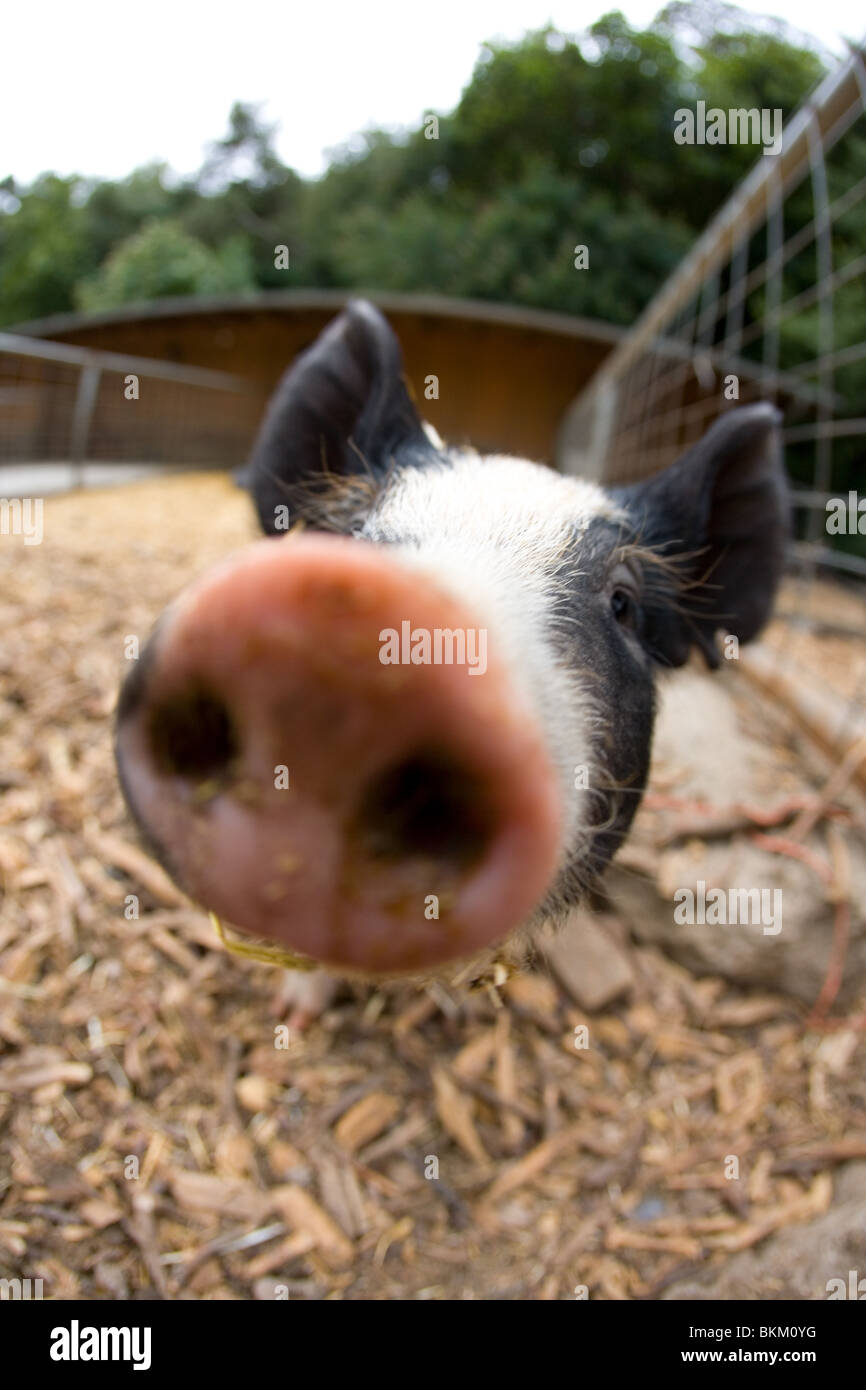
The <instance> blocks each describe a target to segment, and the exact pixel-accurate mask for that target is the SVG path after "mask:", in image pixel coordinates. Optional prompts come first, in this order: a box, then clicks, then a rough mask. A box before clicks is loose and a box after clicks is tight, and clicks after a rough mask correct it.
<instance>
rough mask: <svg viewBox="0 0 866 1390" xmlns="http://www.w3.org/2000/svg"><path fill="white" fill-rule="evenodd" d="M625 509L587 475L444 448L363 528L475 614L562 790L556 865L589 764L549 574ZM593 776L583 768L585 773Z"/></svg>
mask: <svg viewBox="0 0 866 1390" xmlns="http://www.w3.org/2000/svg"><path fill="white" fill-rule="evenodd" d="M598 517H604V518H607V519H609V520H612V521H620V520H621V519H622V513H621V512H620V511H619V509H618V508H617V507H616V506H615V505H614V503H613V502H612V500H611V499H610V497H608V496H607V494H606V493H605V492H603V491H602V489H601V488H599V487H597V486H596V485H595V484H594V483H590V482H586V481H584V480H583V479H579V478H568V477H564V476H563V475H561V474H559V473H555V472H553V471H552V470H551V469H548V468H545V467H543V466H542V465H540V464H534V463H529V462H527V461H526V460H524V459H516V458H510V457H507V456H504V455H494V456H491V457H482V456H480V455H478V454H475V453H470V452H465V453H464V452H456V451H455V452H452V453H450V454H449V456H448V458H447V459H446V460H444V461H443V465H442V467H441V468H439V467H435V466H433V467H429V466H428V467H423V468H414V467H409V468H407V469H406V470H405V471H404V472H403V473H402V474H401V475H400V476H399V478H397V479H395V481H394V483H393V485H392V486H391V487H390V488H389V489H388V491H387V493H386V494H385V498H384V500H383V505H382V507H381V509H380V510H376V511H374V514H373V515H372V517H371V518H370V520H369V523H368V525H367V526H366V527H365V528H364V534H365V535H367V536H368V537H369V538H370V539H372V540H376V539H377V538H378V535H379V534H380V532H381V534H382V535H388V536H389V537H390V535H392V534H393V535H394V536H395V537H397V538H399V537H403V536H405V537H406V538H407V540H406V543H405V544H404V545H400V547H399V548H400V550H401V553H402V558H404V559H405V561H406V562H407V563H409V564H411V565H413V566H417V567H419V568H420V569H421V570H422V571H424V572H426V573H427V574H429V575H430V576H431V578H433V579H435V582H436V583H437V584H438V585H439V586H441V587H443V588H447V589H449V590H450V591H451V593H453V594H454V596H455V597H456V598H458V599H459V600H462V602H463V603H465V604H466V606H467V607H468V608H470V609H471V610H472V611H474V612H475V613H476V614H477V615H478V622H479V624H480V625H482V626H484V627H486V628H487V631H488V643H489V646H490V649H491V651H492V650H496V651H497V652H498V653H499V654H500V656H501V658H502V659H503V661H504V662H505V664H506V666H507V667H508V668H509V669H510V671H511V675H512V679H513V680H514V682H515V685H516V687H517V688H518V689H521V690H522V691H523V693H524V697H525V698H526V700H527V701H528V703H529V706H530V708H532V709H534V710H535V712H536V718H537V721H538V724H539V727H540V730H541V733H542V736H543V738H544V740H545V743H546V745H547V748H548V751H549V754H550V758H551V761H552V763H553V765H554V766H555V767H556V768H557V770H558V773H559V779H560V784H561V790H562V805H563V812H564V814H563V833H562V841H561V844H560V862H561V863H562V862H564V860H565V858H566V856H567V854H568V852H569V851H570V850H573V848H574V843H575V840H576V839H577V837H578V836H579V835H580V832H581V830H582V828H583V820H584V812H583V808H584V807H585V805H586V798H585V797H583V796H581V794H580V792H578V791H576V790H575V769H576V768H577V767H580V766H586V767H591V765H592V760H593V759H592V743H591V729H592V727H593V725H594V723H595V722H596V716H595V714H594V711H593V708H592V702H591V700H590V697H589V694H588V692H587V690H586V689H584V687H583V684H582V682H581V680H580V677H579V674H578V673H577V672H576V671H575V670H574V669H572V668H571V667H570V666H568V665H566V664H565V663H564V662H563V660H562V658H561V657H560V656H559V654H558V651H557V647H556V644H555V642H554V641H553V640H552V635H551V628H552V621H553V605H554V602H555V600H556V596H557V595H556V579H555V576H556V572H557V569H558V565H559V562H560V558H561V556H562V555H563V553H564V552H565V550H566V549H567V548H569V549H570V548H571V546H572V545H573V543H574V540H575V537H576V536H577V537H579V536H580V534H581V533H582V532H583V531H585V530H586V528H587V527H588V526H589V524H590V523H591V522H592V521H593V520H594V519H596V518H598ZM590 777H591V773H590Z"/></svg>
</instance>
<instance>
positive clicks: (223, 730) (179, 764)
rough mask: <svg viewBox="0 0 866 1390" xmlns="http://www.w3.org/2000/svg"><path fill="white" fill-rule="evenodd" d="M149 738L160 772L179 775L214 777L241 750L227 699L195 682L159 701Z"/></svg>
mask: <svg viewBox="0 0 866 1390" xmlns="http://www.w3.org/2000/svg"><path fill="white" fill-rule="evenodd" d="M147 738H148V744H149V746H150V751H151V754H152V756H153V760H154V762H155V764H156V766H157V768H158V769H159V771H160V772H163V773H166V774H168V775H170V776H175V777H214V776H217V775H218V774H219V773H222V772H225V771H226V769H227V768H228V766H229V764H230V763H231V761H232V759H233V758H235V757H237V755H238V753H239V752H240V742H239V739H238V734H237V730H236V728H235V725H234V722H233V720H232V718H231V715H230V714H229V711H228V709H227V707H226V704H225V701H223V700H221V699H220V698H219V696H217V695H214V694H213V692H212V691H210V690H208V689H206V688H205V687H203V686H192V687H190V688H188V689H187V690H184V691H181V692H180V693H178V694H176V695H172V696H169V697H168V698H167V699H163V700H161V701H159V702H158V703H157V704H155V705H154V706H153V709H152V710H151V711H150V713H149V716H148V724H147Z"/></svg>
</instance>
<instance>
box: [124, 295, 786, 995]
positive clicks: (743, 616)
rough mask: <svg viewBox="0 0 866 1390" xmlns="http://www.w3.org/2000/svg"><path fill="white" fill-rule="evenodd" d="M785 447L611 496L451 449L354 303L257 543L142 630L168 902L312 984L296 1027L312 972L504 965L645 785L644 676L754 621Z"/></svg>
mask: <svg viewBox="0 0 866 1390" xmlns="http://www.w3.org/2000/svg"><path fill="white" fill-rule="evenodd" d="M779 422H780V417H779V413H778V411H777V410H776V409H775V408H774V407H773V406H772V405H770V404H765V403H762V404H756V405H749V406H743V407H737V408H733V409H730V410H728V411H727V412H725V413H724V414H722V415H721V416H720V417H719V418H718V419H717V420H716V421H715V423H714V424H713V425H712V426H711V427H710V428H709V429H708V430H707V432H706V434H705V435H704V436H703V438H701V439H700V440H699V442H697V443H696V444H694V445H693V446H692V447H690V448H689V449H688V451H687V452H686V453H685V454H683V456H682V457H681V458H680V459H679V460H678V461H677V462H676V463H674V464H673V465H671V466H670V467H668V468H667V469H665V470H664V471H662V472H660V473H658V474H656V475H655V476H652V477H649V478H648V479H647V480H646V481H642V482H639V483H636V484H634V485H632V486H627V487H616V488H604V487H601V486H598V485H596V484H595V483H594V482H590V481H587V480H584V479H581V478H576V477H570V476H564V475H562V474H559V473H557V472H555V471H553V470H552V469H550V468H548V467H546V466H544V465H541V464H537V463H533V462H530V461H527V460H524V459H521V458H514V457H510V456H504V455H495V456H481V455H479V454H478V453H476V452H474V451H473V450H472V449H470V448H468V447H464V446H460V447H446V446H445V445H444V444H442V442H441V441H440V440H439V439H438V438H437V437H435V436H434V434H433V432H432V431H431V430H430V429H429V428H427V427H425V425H424V424H423V423H422V421H421V419H420V417H419V415H418V412H417V411H416V408H415V406H414V404H413V400H412V395H411V392H410V389H409V387H408V384H407V381H406V378H405V374H404V368H403V362H402V357H401V352H400V348H399V345H398V342H397V339H396V337H395V335H394V333H393V331H392V329H391V328H390V326H389V324H388V323H387V321H386V320H385V319H384V318H383V316H382V315H381V313H380V312H379V311H378V310H377V309H376V308H375V307H374V306H373V305H372V304H370V303H368V302H366V301H363V300H356V301H352V302H350V303H349V304H348V305H347V306H346V308H345V309H344V311H343V312H342V313H341V314H340V315H339V317H337V318H336V319H335V320H333V321H332V322H331V324H330V325H329V326H328V327H327V328H326V330H325V331H324V332H323V333H322V334H321V336H320V337H319V338H318V339H317V341H316V342H315V343H314V344H313V345H312V347H310V348H308V349H307V350H306V351H305V352H304V353H303V354H301V355H300V356H299V357H298V358H297V359H296V360H295V362H294V363H293V364H292V365H291V366H290V367H289V369H288V371H287V372H286V374H285V375H284V377H283V379H282V381H281V382H280V383H279V385H278V387H277V389H276V391H275V393H274V396H273V398H272V400H271V402H270V405H269V407H268V409H267V412H266V416H265V418H264V421H263V423H262V425H261V429H260V432H259V435H258V438H257V440H256V442H255V445H254V448H253V451H252V455H251V458H250V461H249V465H248V468H247V470H246V479H247V483H248V486H249V489H250V491H251V494H252V498H253V500H254V504H255V508H256V510H257V513H258V518H259V521H260V523H261V527H262V529H263V531H264V532H265V537H266V538H265V539H262V540H260V541H257V542H254V543H253V544H252V545H251V546H249V547H247V548H246V549H245V550H242V551H241V552H239V553H238V554H236V555H234V556H231V557H228V558H227V559H226V561H225V562H224V563H223V564H221V565H220V566H218V567H217V569H216V570H213V571H211V572H210V573H208V574H206V575H204V576H203V577H202V578H200V579H199V580H197V581H196V582H194V583H193V584H192V585H191V586H190V587H189V588H188V589H187V590H186V591H185V592H184V593H182V594H181V595H180V597H179V598H178V599H177V600H176V601H175V602H174V603H173V604H172V605H171V606H170V607H169V609H168V610H167V611H166V612H165V613H164V614H163V615H162V617H161V618H160V619H159V621H158V623H157V625H156V628H155V630H154V633H153V635H152V636H151V638H150V640H149V642H148V643H147V645H146V647H145V648H144V650H143V652H142V656H141V659H140V660H139V661H138V662H137V663H136V664H135V666H134V667H133V669H132V671H131V673H130V674H129V675H128V677H127V678H126V680H125V682H124V684H123V686H122V689H121V692H120V696H119V700H118V709H117V723H116V760H117V767H118V771H119V778H120V782H121V786H122V788H123V791H124V794H125V797H126V800H127V802H128V805H129V808H130V810H131V812H132V815H133V817H134V818H135V820H136V821H137V822H138V825H139V827H140V829H141V830H142V832H143V834H144V836H145V839H146V841H147V842H148V843H149V845H150V847H151V849H152V850H153V852H154V853H155V854H156V856H157V857H158V858H159V859H160V861H161V862H162V863H163V864H164V865H165V867H166V868H167V869H168V871H169V872H170V873H171V874H172V876H173V877H174V878H175V879H176V881H177V882H178V883H179V884H180V885H181V887H182V888H184V889H185V890H186V891H187V892H188V893H189V894H190V896H192V897H193V898H195V899H197V900H198V901H200V902H201V903H203V904H204V905H205V906H207V907H208V908H210V909H211V910H213V911H214V912H215V913H217V914H219V916H220V917H222V918H224V919H226V920H227V921H228V922H229V923H231V924H232V925H233V926H234V927H236V928H237V929H239V930H240V931H241V932H245V933H249V934H252V935H254V936H257V937H264V938H266V939H269V940H271V941H275V942H278V943H280V944H281V945H283V946H285V947H287V948H289V949H290V950H292V951H294V952H296V953H298V954H299V955H300V956H301V957H303V958H304V959H305V961H306V962H308V963H314V964H315V965H316V967H317V968H316V969H315V970H314V971H313V973H312V974H311V975H309V976H307V977H306V983H304V984H303V985H302V986H301V987H300V988H299V990H298V991H297V993H296V994H295V996H293V997H294V1002H295V1003H296V1006H297V1007H296V1016H304V1015H309V1014H310V1013H312V1012H315V1010H316V1007H317V1001H318V1004H320V1003H321V1001H322V1000H324V999H326V998H327V997H328V994H329V990H330V988H331V985H330V981H331V980H332V979H333V978H334V972H336V973H337V974H339V975H352V974H361V975H364V976H374V977H388V976H419V975H420V976H424V975H427V974H431V973H435V972H438V971H440V970H442V969H443V968H445V967H448V966H450V965H452V964H453V963H454V962H466V961H469V962H472V961H475V960H478V961H483V960H485V959H493V958H495V957H496V955H497V953H499V952H502V951H503V950H506V949H511V948H512V947H513V949H514V950H515V951H516V952H517V953H518V954H519V953H520V952H521V951H523V952H525V950H526V943H531V942H532V939H533V937H534V936H535V935H536V934H537V930H538V928H539V926H540V924H542V923H544V922H548V921H552V922H553V923H556V922H557V921H559V920H561V919H562V917H563V915H564V914H565V913H567V912H568V911H569V909H571V908H572V907H573V906H574V905H575V904H576V903H578V902H579V901H580V900H581V899H582V898H583V897H584V896H585V895H586V894H587V893H588V892H589V890H590V889H592V888H593V886H594V885H596V884H597V883H598V881H599V877H600V875H601V873H602V871H603V869H604V868H605V866H606V865H607V864H608V862H609V861H610V859H611V857H612V856H613V854H614V853H615V851H616V849H617V847H618V846H619V845H620V844H621V842H622V840H623V837H624V836H625V835H626V833H627V831H628V829H629V826H630V825H631V822H632V820H633V817H634V815H635V812H636V810H637V807H638V805H639V802H640V799H641V796H642V794H643V790H644V788H645V784H646V779H647V771H648V767H649V761H650V750H651V741H652V730H653V720H654V714H655V704H656V682H657V677H658V676H659V674H660V673H663V672H665V671H667V670H670V669H672V668H675V667H679V666H682V665H683V664H684V663H685V662H686V661H687V660H688V659H689V656H690V654H691V652H692V651H693V650H694V651H697V652H698V653H700V654H701V655H702V657H703V659H704V660H705V662H706V663H707V665H708V666H709V667H711V668H715V667H718V666H719V664H720V655H719V650H718V640H719V634H720V633H723V634H733V635H735V636H736V637H737V638H738V640H739V641H740V642H748V641H749V640H750V639H751V638H753V637H754V636H755V635H756V634H757V633H758V632H759V631H760V630H761V628H762V627H763V625H764V624H765V622H766V621H767V618H768V616H769V614H770V611H771V607H772V602H773V596H774V592H775V590H776V587H777V584H778V582H779V578H780V575H781V573H782V570H783V566H784V559H785V548H786V539H787V533H788V500H787V487H786V481H785V473H784V468H783V463H782V457H781V447H780V432H779ZM504 943H505V944H504ZM289 995H290V996H291V991H289ZM298 1011H300V1015H299V1014H298Z"/></svg>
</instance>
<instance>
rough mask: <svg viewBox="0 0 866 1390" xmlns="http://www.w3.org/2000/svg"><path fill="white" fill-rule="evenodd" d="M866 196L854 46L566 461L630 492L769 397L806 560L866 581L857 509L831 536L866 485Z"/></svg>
mask: <svg viewBox="0 0 866 1390" xmlns="http://www.w3.org/2000/svg"><path fill="white" fill-rule="evenodd" d="M731 114H732V115H733V114H734V113H731ZM743 114H745V113H743ZM864 200H866V62H864V53H863V51H862V50H855V51H853V52H852V53H851V55H850V57H849V59H848V60H847V61H846V62H845V63H844V64H842V65H841V67H840V68H839V69H838V70H837V71H836V72H834V73H831V74H830V75H829V76H828V77H827V78H826V79H825V80H824V82H823V83H822V84H821V85H820V86H819V87H818V88H817V90H816V91H815V92H814V93H813V95H812V97H811V98H810V99H809V101H807V102H806V104H805V105H804V106H803V107H802V108H801V110H800V111H799V112H797V114H796V115H795V116H794V117H793V118H792V120H791V121H790V122H789V123H788V125H787V127H786V128H785V129H784V131H783V133H782V139H781V149H780V150H779V152H778V153H776V154H769V153H768V154H765V155H764V157H763V158H762V159H761V160H760V162H759V163H758V164H757V165H756V167H755V168H754V170H753V171H752V173H751V175H750V176H749V177H748V178H746V179H745V180H744V181H743V183H742V184H741V185H740V186H739V187H738V188H737V189H736V190H735V191H734V193H733V194H732V196H731V197H730V198H729V200H728V202H727V203H726V204H725V205H724V207H723V208H722V209H721V211H720V212H719V213H718V215H717V216H716V217H715V218H714V219H713V220H712V222H711V223H710V224H709V226H708V227H707V229H706V231H705V233H704V234H703V236H702V237H701V238H700V240H699V241H698V242H697V244H696V245H695V247H694V248H693V250H692V252H691V253H690V255H689V256H688V257H687V258H686V259H685V260H684V261H683V263H682V264H681V265H680V266H679V267H678V269H677V270H676V272H675V273H674V274H673V275H672V276H671V277H670V279H669V280H668V282H667V283H666V284H665V285H664V286H663V287H662V289H661V290H660V291H659V293H658V294H657V295H656V297H655V298H654V299H653V300H652V302H651V303H650V305H649V306H648V308H647V309H646V311H645V312H644V314H643V315H642V317H641V318H640V320H639V321H638V323H637V324H636V325H635V327H634V329H633V330H632V332H631V333H630V334H629V335H628V336H627V338H626V339H625V340H624V341H623V342H622V344H621V345H620V346H619V347H618V348H617V349H616V350H615V351H614V352H613V353H612V354H611V356H610V357H609V358H608V359H607V361H606V362H605V363H604V365H603V366H602V368H601V369H600V370H599V371H598V372H597V373H596V375H595V377H594V378H593V380H592V382H591V383H590V385H589V387H588V388H587V389H586V390H585V391H584V392H583V394H582V395H581V396H580V398H579V399H578V401H577V402H576V404H575V406H574V407H573V408H572V410H571V411H570V412H569V415H568V417H567V419H566V421H565V423H564V426H563V429H562V432H561V435H560V440H559V461H560V464H561V466H562V467H564V468H565V469H566V470H567V471H569V472H581V473H587V474H590V475H592V476H596V477H600V478H603V479H604V480H605V481H607V482H629V481H633V480H635V479H637V478H639V477H642V476H646V475H648V474H650V473H653V472H655V471H656V470H658V469H659V468H662V467H664V466H665V465H666V464H667V463H669V462H671V461H672V460H673V459H674V458H675V457H676V456H677V455H678V454H679V453H681V452H682V451H683V449H684V448H686V447H687V446H688V445H689V444H690V443H692V442H693V441H694V440H696V439H697V438H698V437H699V436H700V435H701V434H702V433H703V432H704V430H705V429H706V427H707V425H708V424H709V423H710V422H711V421H712V420H713V419H714V418H715V416H717V415H718V414H720V413H721V412H722V411H723V410H725V409H727V408H731V407H732V406H733V405H735V404H736V403H742V402H745V401H751V400H772V401H774V402H775V403H776V404H777V405H779V406H780V408H781V409H782V410H783V412H784V418H785V429H784V441H785V446H786V462H787V466H788V470H789V473H790V476H791V479H792V482H793V485H794V489H793V500H794V503H795V507H796V511H797V519H796V536H797V542H798V544H797V546H796V547H795V554H797V555H799V556H800V558H805V559H807V560H808V561H809V562H810V563H815V562H816V561H818V560H820V562H822V563H827V564H830V565H832V566H833V567H834V568H835V569H836V570H838V571H844V572H848V573H853V574H856V575H860V576H864V577H866V541H863V540H858V535H860V536H862V532H859V533H858V532H857V529H856V519H857V513H856V499H855V500H854V502H853V504H852V505H853V506H854V520H855V525H854V527H853V529H852V527H851V525H850V524H849V525H848V526H847V527H846V528H845V530H844V531H842V530H840V529H837V530H836V531H835V532H834V533H832V540H829V539H828V534H827V530H826V525H825V523H826V520H827V503H828V501H829V500H830V498H831V497H835V496H837V495H840V496H841V497H842V498H843V499H844V501H845V503H846V508H847V507H848V505H849V502H850V501H851V499H850V493H851V492H852V491H853V490H855V489H856V485H857V480H858V478H859V479H860V480H861V481H862V479H863V477H864V474H866V445H864V439H866V336H864V334H866V279H864V271H866V203H864ZM861 515H862V514H861ZM849 523H850V515H849ZM863 531H866V517H864V524H863Z"/></svg>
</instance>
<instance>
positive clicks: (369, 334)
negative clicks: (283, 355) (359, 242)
mask: <svg viewBox="0 0 866 1390" xmlns="http://www.w3.org/2000/svg"><path fill="white" fill-rule="evenodd" d="M407 444H415V445H417V447H418V449H419V450H422V451H423V452H424V453H425V454H429V452H430V449H431V445H430V444H429V441H428V440H427V437H426V435H425V434H424V431H423V429H422V426H421V422H420V420H419V418H418V415H417V413H416V411H415V407H414V406H413V404H412V401H411V400H410V397H409V392H408V390H407V388H406V381H405V376H404V371H403V359H402V355H401V352H400V346H399V344H398V342H397V339H396V337H395V336H394V333H393V332H392V330H391V328H390V326H389V325H388V323H387V322H386V321H385V319H384V318H383V317H382V315H381V314H380V313H379V311H378V309H376V308H374V306H373V305H372V304H370V303H368V302H367V301H366V300H361V299H358V300H352V301H351V302H350V303H349V304H347V306H346V308H345V310H344V311H343V313H342V314H340V316H339V318H337V319H335V320H334V321H333V323H331V324H329V326H328V327H327V328H326V329H325V331H324V332H323V333H322V334H321V336H320V337H319V338H318V339H317V340H316V342H315V343H313V345H312V347H310V348H308V349H307V351H306V352H304V353H302V354H301V356H300V357H299V358H298V359H297V360H296V361H295V362H294V363H293V364H292V366H291V367H290V368H289V370H288V371H287V372H286V374H285V375H284V377H283V379H282V381H281V382H280V384H279V386H278V387H277V389H276V392H275V393H274V396H273V398H272V400H271V402H270V405H269V406H268V410H267V413H266V415H265V419H264V422H263V424H262V426H261V429H260V431H259V435H258V438H257V440H256V443H255V445H254V447H253V452H252V456H251V458H250V462H249V465H248V467H247V469H246V481H247V484H248V486H249V487H250V490H251V492H252V494H253V498H254V500H255V503H256V508H257V510H258V513H259V519H260V520H261V524H262V527H263V529H264V530H265V531H267V532H269V533H280V532H282V531H284V530H285V529H286V528H285V525H284V524H283V520H284V518H282V517H281V518H280V521H279V522H278V521H277V516H278V512H277V508H278V507H280V506H281V504H282V505H283V506H285V505H287V506H288V508H289V521H290V524H294V522H295V521H297V520H303V521H305V522H306V523H307V524H308V525H312V526H317V527H320V528H325V529H328V530H345V529H350V527H351V521H352V519H353V516H354V518H356V517H357V513H358V511H359V506H360V501H359V499H361V498H362V497H363V496H364V493H365V490H366V493H367V497H368V500H369V498H370V497H372V495H373V494H374V493H375V490H376V484H377V483H378V482H379V481H381V479H382V477H383V476H384V474H385V473H386V472H387V470H388V468H389V466H390V464H391V462H392V460H393V458H394V455H395V454H396V452H397V451H398V450H399V449H402V448H403V447H404V446H406V445H407ZM346 480H354V481H355V483H356V484H357V486H356V487H354V488H352V487H347V486H346V485H345V484H346Z"/></svg>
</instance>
